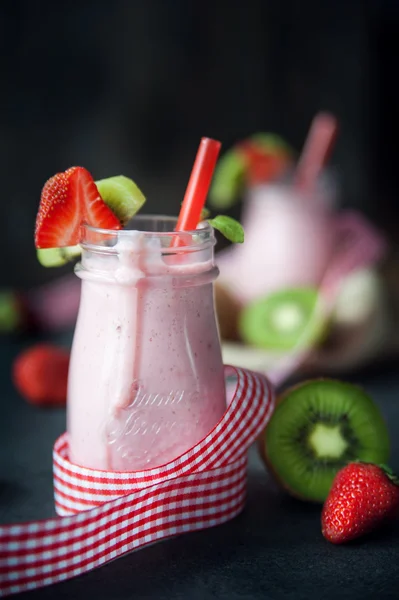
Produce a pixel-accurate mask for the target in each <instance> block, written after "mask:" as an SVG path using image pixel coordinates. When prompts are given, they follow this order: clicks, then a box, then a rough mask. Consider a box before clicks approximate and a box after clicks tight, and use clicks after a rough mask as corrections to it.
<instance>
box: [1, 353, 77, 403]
mask: <svg viewBox="0 0 399 600" xmlns="http://www.w3.org/2000/svg"><path fill="white" fill-rule="evenodd" d="M68 368H69V352H67V351H66V350H64V349H63V348H58V347H57V346H53V345H52V344H36V345H35V346H32V347H31V348H28V350H24V351H23V352H21V354H19V355H18V356H17V358H16V359H15V361H14V364H13V369H12V376H13V381H14V385H15V387H16V388H17V390H18V392H19V393H20V394H21V396H23V398H25V400H27V401H28V402H29V403H31V404H36V405H53V406H65V403H66V396H67V382H68Z"/></svg>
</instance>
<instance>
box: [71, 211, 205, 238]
mask: <svg viewBox="0 0 399 600" xmlns="http://www.w3.org/2000/svg"><path fill="white" fill-rule="evenodd" d="M159 221H162V222H164V223H165V224H170V229H165V230H164V231H159V230H157V229H147V228H146V229H136V228H133V227H129V228H128V229H103V228H101V227H94V226H93V225H89V224H88V223H83V225H82V227H83V229H85V230H87V231H90V232H92V233H94V234H102V235H105V236H115V235H117V236H120V235H122V236H124V237H128V236H129V235H130V236H131V235H132V233H134V234H136V233H137V231H139V232H140V233H142V234H143V235H145V236H161V237H171V236H176V237H177V236H179V235H180V236H181V235H183V236H184V235H186V236H190V235H191V236H192V235H198V234H199V233H212V231H213V227H212V226H211V224H210V223H209V222H208V221H200V223H198V227H197V229H187V230H184V231H176V230H175V229H174V227H173V225H176V224H177V217H171V216H168V215H145V214H143V215H137V216H134V217H133V219H132V220H131V221H130V222H129V223H128V225H134V224H135V223H145V222H159Z"/></svg>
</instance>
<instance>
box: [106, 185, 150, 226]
mask: <svg viewBox="0 0 399 600" xmlns="http://www.w3.org/2000/svg"><path fill="white" fill-rule="evenodd" d="M96 186H97V189H98V191H99V192H100V196H101V198H102V199H103V200H104V202H105V204H107V206H109V208H110V209H111V210H112V212H113V213H114V214H115V215H116V216H117V217H118V219H119V220H120V222H121V223H122V225H126V223H128V222H129V221H130V220H131V219H132V218H133V217H134V215H135V214H136V213H137V212H138V211H139V210H140V208H141V207H142V206H143V204H144V203H145V196H144V194H143V193H142V191H141V190H140V188H139V187H138V186H137V185H136V184H135V183H134V181H133V180H132V179H129V177H125V176H124V175H116V176H115V177H108V178H107V179H100V180H99V181H96Z"/></svg>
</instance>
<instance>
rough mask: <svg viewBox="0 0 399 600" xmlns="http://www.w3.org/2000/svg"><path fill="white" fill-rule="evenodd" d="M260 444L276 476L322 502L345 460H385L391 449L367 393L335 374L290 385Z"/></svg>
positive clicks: (302, 495) (292, 488) (293, 491)
mask: <svg viewBox="0 0 399 600" xmlns="http://www.w3.org/2000/svg"><path fill="white" fill-rule="evenodd" d="M260 445H261V453H262V456H263V458H264V459H265V461H266V464H267V465H268V466H269V467H270V469H271V471H272V473H273V474H274V475H275V477H276V478H277V480H278V481H279V482H280V483H281V484H282V485H283V486H284V487H285V488H286V489H287V490H288V491H289V492H290V493H291V494H292V495H293V496H296V497H299V498H302V499H303V500H309V501H313V502H324V500H325V499H326V497H327V495H328V492H329V490H330V487H331V484H332V481H333V479H334V477H335V475H336V473H337V472H338V470H339V469H341V468H342V467H343V466H344V465H346V464H347V463H348V462H352V461H357V460H360V461H364V462H375V463H385V462H387V461H388V459H389V449H390V444H389V435H388V430H387V427H386V425H385V422H384V420H383V418H382V415H381V413H380V411H379V409H378V407H377V405H376V404H375V403H374V402H373V400H372V399H371V398H370V396H368V395H367V394H366V393H365V392H364V391H363V390H362V389H361V388H359V387H357V386H355V385H352V384H349V383H344V382H341V381H338V380H334V379H315V380H311V381H305V382H304V383H301V384H299V385H297V386H295V387H292V388H290V389H288V390H287V391H286V392H285V393H284V394H283V395H282V396H281V397H280V398H279V400H278V403H277V406H276V409H275V411H274V413H273V415H272V417H271V419H270V421H269V423H268V425H267V427H266V430H265V432H264V433H263V434H262V436H261V439H260Z"/></svg>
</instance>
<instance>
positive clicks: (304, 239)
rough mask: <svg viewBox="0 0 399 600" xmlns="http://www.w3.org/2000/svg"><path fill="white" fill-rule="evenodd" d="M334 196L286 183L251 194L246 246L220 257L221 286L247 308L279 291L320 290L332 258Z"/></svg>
mask: <svg viewBox="0 0 399 600" xmlns="http://www.w3.org/2000/svg"><path fill="white" fill-rule="evenodd" d="M333 204H334V199H333V190H330V189H326V190H318V193H317V194H314V195H310V196H309V195H306V194H301V193H300V192H299V191H296V190H294V189H293V187H292V186H291V185H285V184H283V183H276V184H267V185H266V184H265V185H257V186H255V187H252V188H251V189H249V190H248V192H247V196H246V199H245V203H244V209H243V215H242V221H243V225H244V229H245V238H246V239H245V244H242V246H231V247H229V248H228V249H227V250H224V251H223V252H222V253H220V254H219V255H218V257H217V263H218V267H219V269H220V282H221V283H222V284H224V285H225V286H226V287H227V288H229V289H230V290H231V291H232V292H233V294H234V296H235V297H236V298H237V299H238V300H239V301H240V302H241V303H242V304H246V303H248V302H251V301H253V300H255V299H257V298H260V297H262V296H265V295H267V294H269V293H271V292H273V291H275V290H279V289H283V288H289V287H296V286H317V285H318V284H319V283H320V281H321V279H322V277H323V274H324V272H325V269H326V267H327V265H328V263H329V261H330V259H331V257H332V254H333V251H334V243H335V238H336V231H335V226H334V210H333V208H334V206H333Z"/></svg>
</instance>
